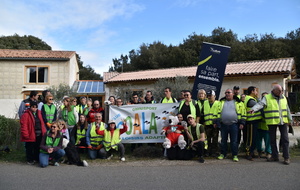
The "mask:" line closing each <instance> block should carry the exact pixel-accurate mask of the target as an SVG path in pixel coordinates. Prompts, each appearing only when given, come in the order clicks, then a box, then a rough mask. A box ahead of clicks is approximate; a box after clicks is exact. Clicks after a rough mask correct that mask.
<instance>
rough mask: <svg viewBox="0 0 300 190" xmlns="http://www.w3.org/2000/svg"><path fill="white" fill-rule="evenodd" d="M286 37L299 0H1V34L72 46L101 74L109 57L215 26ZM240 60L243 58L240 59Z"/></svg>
mask: <svg viewBox="0 0 300 190" xmlns="http://www.w3.org/2000/svg"><path fill="white" fill-rule="evenodd" d="M217 27H223V28H225V29H226V30H229V29H231V30H232V31H233V32H234V33H236V34H237V35H238V38H239V39H241V38H244V37H245V36H246V35H247V34H254V33H255V34H257V35H260V34H266V33H268V34H270V33H273V34H275V36H276V37H285V35H286V34H287V32H290V31H293V30H296V29H297V28H299V27H300V0H1V4H0V35H4V36H9V35H13V34H19V35H21V36H23V35H33V36H36V37H38V38H40V39H42V40H43V41H45V42H46V43H47V44H49V45H50V46H51V47H52V49H53V50H70V51H76V52H77V53H78V54H79V55H80V56H81V60H82V61H83V62H84V65H91V66H92V67H93V68H94V69H95V70H96V72H97V73H100V74H101V75H103V72H107V71H108V68H109V66H110V65H111V64H112V59H113V58H119V57H120V55H121V54H128V52H129V51H130V50H132V49H139V46H140V45H141V44H142V43H146V44H150V43H153V42H154V41H161V42H162V43H164V44H166V45H170V44H172V45H178V44H179V43H182V42H183V39H186V38H188V35H190V34H192V33H193V32H195V33H196V34H203V35H206V36H209V35H211V32H212V31H213V30H214V29H215V28H217ZM241 61H242V60H241Z"/></svg>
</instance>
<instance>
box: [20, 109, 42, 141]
mask: <svg viewBox="0 0 300 190" xmlns="http://www.w3.org/2000/svg"><path fill="white" fill-rule="evenodd" d="M36 113H37V116H38V117H39V119H40V121H41V131H42V134H41V135H44V134H45V133H46V127H45V123H44V120H43V117H42V113H41V111H40V110H37V112H36ZM20 124H21V141H22V142H35V141H36V138H35V130H34V125H35V119H34V117H33V114H32V112H31V111H30V109H28V110H26V111H25V112H24V114H23V115H22V116H21V120H20Z"/></svg>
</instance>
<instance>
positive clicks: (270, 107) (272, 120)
mask: <svg viewBox="0 0 300 190" xmlns="http://www.w3.org/2000/svg"><path fill="white" fill-rule="evenodd" d="M265 98H266V101H267V104H266V106H265V107H264V114H265V119H266V123H267V125H278V124H279V123H280V117H281V118H282V120H283V123H288V116H287V100H286V97H285V96H283V95H282V97H281V98H280V99H279V105H278V102H277V100H276V99H275V98H274V97H273V95H272V94H267V95H266V96H265ZM280 110H281V115H280Z"/></svg>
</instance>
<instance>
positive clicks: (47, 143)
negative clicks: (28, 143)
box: [39, 122, 65, 168]
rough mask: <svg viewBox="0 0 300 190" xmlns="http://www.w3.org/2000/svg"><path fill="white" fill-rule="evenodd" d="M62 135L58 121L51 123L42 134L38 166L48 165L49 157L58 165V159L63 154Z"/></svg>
mask: <svg viewBox="0 0 300 190" xmlns="http://www.w3.org/2000/svg"><path fill="white" fill-rule="evenodd" d="M62 141H63V136H62V134H61V132H60V131H59V126H58V122H54V123H52V124H51V129H50V130H49V131H48V132H47V133H46V134H45V135H44V136H43V138H42V141H41V145H40V155H39V160H40V166H41V167H42V168H45V167H47V166H48V165H49V157H51V158H52V159H53V161H54V166H59V163H58V162H59V159H61V158H62V157H63V156H64V155H65V151H64V149H62Z"/></svg>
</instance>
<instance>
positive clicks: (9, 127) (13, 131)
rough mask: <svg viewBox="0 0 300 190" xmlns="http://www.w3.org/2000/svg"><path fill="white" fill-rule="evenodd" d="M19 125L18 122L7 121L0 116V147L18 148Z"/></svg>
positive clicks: (13, 120) (7, 119)
mask: <svg viewBox="0 0 300 190" xmlns="http://www.w3.org/2000/svg"><path fill="white" fill-rule="evenodd" d="M20 144H21V143H20V123H19V121H18V120H15V119H9V118H6V117H4V116H3V115H0V147H1V149H2V148H4V147H5V146H8V147H10V148H14V149H16V148H19V147H20Z"/></svg>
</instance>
